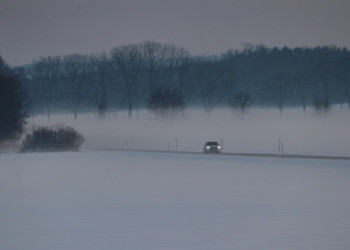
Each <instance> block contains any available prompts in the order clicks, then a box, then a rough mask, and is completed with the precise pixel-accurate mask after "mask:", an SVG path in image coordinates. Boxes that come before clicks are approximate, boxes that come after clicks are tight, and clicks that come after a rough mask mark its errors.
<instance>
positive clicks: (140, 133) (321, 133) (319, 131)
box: [28, 106, 350, 156]
mask: <svg viewBox="0 0 350 250" xmlns="http://www.w3.org/2000/svg"><path fill="white" fill-rule="evenodd" d="M56 124H65V125H70V126H73V127H75V128H76V129H77V130H78V131H79V132H80V133H81V134H83V135H84V136H85V138H86V141H85V143H84V144H83V146H82V149H118V150H126V149H129V150H162V151H167V150H170V151H190V152H201V151H202V147H203V144H204V143H205V141H207V140H216V141H219V142H221V141H223V149H224V152H234V153H278V142H279V141H281V142H282V143H283V148H284V153H285V154H310V155H326V156H350V133H349V132H348V125H349V124H350V112H349V109H348V108H347V107H345V106H344V107H343V108H341V107H334V108H333V109H332V110H331V111H330V112H329V113H326V114H317V113H315V111H314V110H313V109H311V108H310V109H307V110H306V112H303V111H302V109H301V108H289V109H284V111H283V113H282V115H281V114H280V112H279V111H278V109H273V108H252V109H250V110H248V113H247V114H246V115H245V116H244V120H241V119H240V116H239V115H238V114H237V113H234V112H232V110H230V109H216V110H213V111H212V112H211V113H207V112H205V111H204V110H202V109H193V108H192V109H187V110H186V111H185V112H184V114H182V115H178V116H175V117H173V118H171V119H167V120H164V119H158V118H155V117H154V115H153V114H152V113H150V112H148V111H147V110H140V111H139V112H138V114H137V113H136V112H135V113H134V116H133V117H132V118H131V119H129V118H128V115H127V113H126V112H124V111H120V112H117V113H116V117H115V116H114V115H113V113H110V114H108V115H107V116H106V117H105V119H104V120H100V119H99V118H98V117H97V115H96V114H93V113H88V114H80V115H79V116H78V120H77V121H74V118H73V114H60V115H55V116H52V117H51V120H50V122H48V119H47V117H46V116H44V115H43V116H36V117H34V118H32V119H30V120H29V123H28V128H31V127H32V126H38V125H56Z"/></svg>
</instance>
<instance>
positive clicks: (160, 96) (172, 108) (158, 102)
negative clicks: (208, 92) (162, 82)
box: [147, 87, 185, 118]
mask: <svg viewBox="0 0 350 250" xmlns="http://www.w3.org/2000/svg"><path fill="white" fill-rule="evenodd" d="M147 108H148V109H149V110H150V111H152V112H154V113H155V115H156V116H160V117H162V118H167V117H168V116H169V115H171V114H175V113H176V112H177V111H182V110H184V109H185V102H184V100H183V96H182V94H181V92H180V91H179V90H176V89H172V88H169V87H157V88H155V89H154V90H153V91H152V92H151V94H150V97H149V99H148V102H147Z"/></svg>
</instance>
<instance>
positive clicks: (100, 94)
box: [92, 54, 112, 119]
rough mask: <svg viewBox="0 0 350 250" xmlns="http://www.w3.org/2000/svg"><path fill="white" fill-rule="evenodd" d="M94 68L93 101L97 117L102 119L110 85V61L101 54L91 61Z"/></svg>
mask: <svg viewBox="0 0 350 250" xmlns="http://www.w3.org/2000/svg"><path fill="white" fill-rule="evenodd" d="M92 61H93V64H94V67H95V75H96V79H95V101H96V104H97V109H98V115H99V117H100V118H101V119H103V118H104V116H105V112H106V109H107V91H108V86H109V85H110V79H111V72H112V65H111V60H110V59H109V58H108V57H107V56H106V54H101V55H99V56H96V57H94V59H92Z"/></svg>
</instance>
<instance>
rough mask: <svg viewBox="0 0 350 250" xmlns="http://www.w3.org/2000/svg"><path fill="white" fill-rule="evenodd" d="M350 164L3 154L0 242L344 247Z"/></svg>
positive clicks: (10, 245)
mask: <svg viewBox="0 0 350 250" xmlns="http://www.w3.org/2000/svg"><path fill="white" fill-rule="evenodd" d="M349 166H350V165H349V161H329V160H305V159H304V160H299V159H289V160H287V159H272V158H245V157H234V156H224V155H222V156H218V155H202V154H173V153H142V152H113V151H82V152H79V153H33V154H30V153H28V154H15V153H6V154H2V155H0V201H1V202H0V249H6V250H7V249H21V250H23V249H35V250H41V249H42V250H44V249H45V250H46V249H57V250H58V249H60V250H61V249H82V250H88V249H268V250H270V249H318V250H320V249H325V250H326V249H327V250H328V249H349V248H350V238H349V235H350V195H349V190H350V167H349Z"/></svg>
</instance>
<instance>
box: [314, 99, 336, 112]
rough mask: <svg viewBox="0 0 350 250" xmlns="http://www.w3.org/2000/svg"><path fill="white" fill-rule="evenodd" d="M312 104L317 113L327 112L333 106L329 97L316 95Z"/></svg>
mask: <svg viewBox="0 0 350 250" xmlns="http://www.w3.org/2000/svg"><path fill="white" fill-rule="evenodd" d="M312 105H313V106H314V109H315V111H316V113H327V112H328V111H330V110H331V108H332V106H331V104H330V101H329V99H328V98H327V97H324V98H320V97H315V98H314V100H313V102H312Z"/></svg>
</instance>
